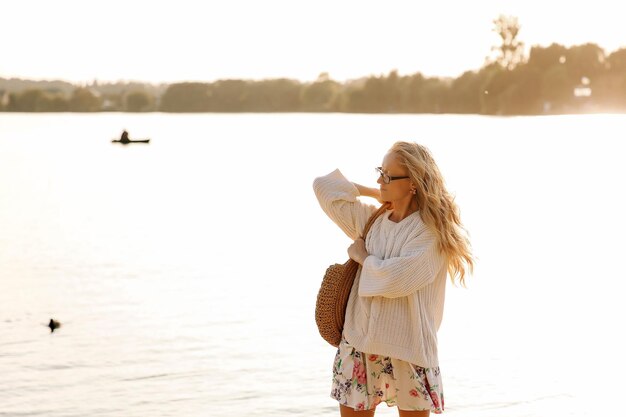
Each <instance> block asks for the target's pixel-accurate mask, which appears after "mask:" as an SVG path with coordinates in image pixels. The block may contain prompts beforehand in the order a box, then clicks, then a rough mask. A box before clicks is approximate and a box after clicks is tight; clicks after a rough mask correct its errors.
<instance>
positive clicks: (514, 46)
mask: <svg viewBox="0 0 626 417" xmlns="http://www.w3.org/2000/svg"><path fill="white" fill-rule="evenodd" d="M493 24H494V28H493V31H494V32H496V33H497V34H498V36H499V37H500V40H501V43H500V45H499V46H494V47H492V50H495V51H498V56H497V57H496V62H497V63H498V64H500V65H501V66H502V67H503V68H505V69H508V70H512V69H513V68H515V67H516V66H517V65H518V64H520V63H521V62H523V60H524V43H523V42H520V41H518V40H517V35H518V34H519V31H520V29H521V26H520V24H519V22H518V20H517V17H514V16H505V15H500V16H498V18H497V19H494V20H493Z"/></svg>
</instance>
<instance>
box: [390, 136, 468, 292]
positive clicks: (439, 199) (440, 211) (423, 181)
mask: <svg viewBox="0 0 626 417" xmlns="http://www.w3.org/2000/svg"><path fill="white" fill-rule="evenodd" d="M389 152H392V153H394V154H396V155H398V156H399V157H400V163H401V164H402V165H403V166H405V167H406V168H407V170H408V171H409V176H410V177H411V181H412V182H413V184H414V185H415V187H416V188H417V192H416V193H415V199H416V200H417V205H418V209H419V211H420V215H421V217H422V220H423V221H424V223H426V225H427V226H430V227H431V228H432V230H434V231H435V232H436V234H437V238H438V242H439V249H440V250H441V252H443V253H445V254H446V255H447V258H448V274H449V275H450V279H451V280H452V282H453V283H454V282H455V278H457V277H458V279H459V282H460V283H461V285H463V286H465V275H466V273H467V272H469V273H471V272H472V271H473V269H474V257H473V256H472V252H471V245H470V241H469V238H468V233H467V231H466V230H465V228H464V227H463V225H462V224H461V217H460V215H459V208H458V206H457V205H456V203H455V202H454V197H453V196H452V195H450V193H448V191H447V190H446V187H445V182H444V179H443V176H442V175H441V172H440V171H439V167H437V164H436V163H435V160H434V158H433V156H432V155H431V153H430V151H429V150H428V149H427V148H426V147H424V146H422V145H419V144H417V143H411V142H396V143H394V144H393V146H392V147H391V149H389Z"/></svg>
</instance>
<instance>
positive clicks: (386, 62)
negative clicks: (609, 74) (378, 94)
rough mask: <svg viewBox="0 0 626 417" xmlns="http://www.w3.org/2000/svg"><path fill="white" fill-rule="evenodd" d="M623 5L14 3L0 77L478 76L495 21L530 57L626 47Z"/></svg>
mask: <svg viewBox="0 0 626 417" xmlns="http://www.w3.org/2000/svg"><path fill="white" fill-rule="evenodd" d="M619 4H620V2H618V1H615V0H595V1H594V2H582V1H579V2H572V1H571V0H570V1H564V0H543V1H537V0H525V1H519V0H516V1H512V0H500V1H496V0H480V1H476V0H475V1H473V2H472V1H467V0H465V1H463V0H434V1H428V2H426V1H422V0H413V1H406V0H385V1H381V0H379V1H370V0H333V1H328V0H316V1H305V0H262V1H259V0H226V1H213V0H205V1H201V0H197V1H190V0H176V1H170V0H162V1H154V2H148V1H137V0H121V1H120V0H107V1H101V0H88V1H85V0H80V1H76V0H57V1H54V2H51V1H49V0H46V1H42V0H19V1H14V2H5V4H3V6H2V15H1V16H2V18H1V19H0V51H1V53H0V57H1V59H0V77H3V78H12V77H15V78H23V79H36V80H40V79H48V80H51V79H60V80H66V81H70V82H74V83H88V82H92V81H93V80H98V81H99V82H110V81H143V82H150V83H172V82H178V81H214V80H217V79H225V78H238V79H264V78H279V77H286V78H292V79H297V80H300V81H313V80H315V79H316V78H317V77H318V75H319V74H320V73H322V72H327V73H329V75H330V77H331V78H332V79H334V80H337V81H341V82H343V81H345V80H349V79H355V78H360V77H363V76H370V75H381V74H388V73H389V72H390V71H391V70H394V69H395V70H397V71H398V73H399V74H401V75H406V74H414V73H416V72H421V73H422V74H424V75H427V76H441V77H456V76H458V75H460V74H462V73H463V72H464V71H467V70H476V69H479V68H480V67H481V66H482V65H483V64H484V62H485V57H487V56H488V55H489V54H490V53H491V47H492V46H494V45H497V44H498V37H497V35H496V34H495V32H493V31H492V29H493V23H492V21H493V19H495V18H496V17H497V16H498V15H500V14H505V15H513V16H517V17H518V18H519V22H520V24H521V26H522V27H521V31H520V34H519V39H520V40H521V41H523V42H524V43H525V45H526V48H527V49H528V48H529V47H530V46H532V45H542V46H547V45H549V44H551V43H553V42H557V43H561V44H563V45H566V46H571V45H577V44H582V43H587V42H594V43H597V44H598V45H600V46H601V47H602V48H604V49H605V51H606V52H607V53H610V52H612V51H614V50H616V49H619V48H620V47H622V46H626V24H624V22H623V14H622V13H620V10H619V8H620V6H619Z"/></svg>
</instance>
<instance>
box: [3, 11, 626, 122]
mask: <svg viewBox="0 0 626 417" xmlns="http://www.w3.org/2000/svg"><path fill="white" fill-rule="evenodd" d="M494 23H495V21H494ZM517 31H519V26H517ZM517 31H515V32H514V34H513V35H512V39H511V36H509V39H508V40H507V39H505V38H506V37H505V36H504V35H502V39H503V44H502V45H501V46H499V47H497V48H495V49H499V50H500V57H499V58H498V59H495V60H493V61H491V62H488V63H486V64H485V65H484V66H483V68H481V69H480V70H478V71H467V72H465V73H464V74H462V75H461V76H459V77H458V78H455V79H449V78H436V77H425V76H423V75H421V74H420V73H417V74H414V75H408V76H400V75H398V73H397V71H392V72H390V73H389V74H388V75H384V76H372V77H368V78H363V79H360V80H357V81H350V82H346V83H339V82H336V81H333V80H332V79H330V77H329V76H328V74H321V75H320V76H319V77H318V79H317V80H316V81H315V82H312V83H301V82H298V81H294V80H289V79H272V80H263V81H246V80H220V81H216V82H212V83H178V84H170V85H164V86H162V88H154V86H152V87H148V86H142V85H141V84H135V85H134V86H133V87H132V88H126V89H123V90H119V89H118V90H119V91H108V92H105V90H103V89H102V86H95V85H94V86H83V87H77V88H74V89H73V91H71V92H67V91H61V90H59V89H58V88H57V89H36V88H29V89H26V90H23V91H21V92H6V91H5V92H3V91H2V90H1V89H0V110H1V111H7V112H67V111H71V112H97V111H130V112H150V111H162V112H348V113H352V112H358V113H473V114H504V115H517V114H546V113H569V112H577V111H589V110H592V111H593V110H613V111H626V48H624V49H620V50H618V51H615V52H613V53H611V54H610V55H606V54H605V52H604V50H603V49H602V48H600V47H599V46H598V45H596V44H584V45H578V46H573V47H570V48H566V47H564V46H562V45H558V44H552V45H550V46H548V47H540V46H534V47H532V48H531V50H530V53H529V55H528V57H525V56H521V55H520V54H511V51H513V52H515V51H519V50H521V46H520V45H521V44H519V43H517V44H516V43H515V37H516V34H517ZM501 33H502V32H501ZM511 45H513V46H511Z"/></svg>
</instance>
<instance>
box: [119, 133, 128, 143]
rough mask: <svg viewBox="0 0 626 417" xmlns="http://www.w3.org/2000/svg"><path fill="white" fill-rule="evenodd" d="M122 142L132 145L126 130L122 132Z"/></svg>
mask: <svg viewBox="0 0 626 417" xmlns="http://www.w3.org/2000/svg"><path fill="white" fill-rule="evenodd" d="M120 142H121V143H130V139H129V138H128V132H127V131H126V130H124V131H123V132H122V136H120Z"/></svg>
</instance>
